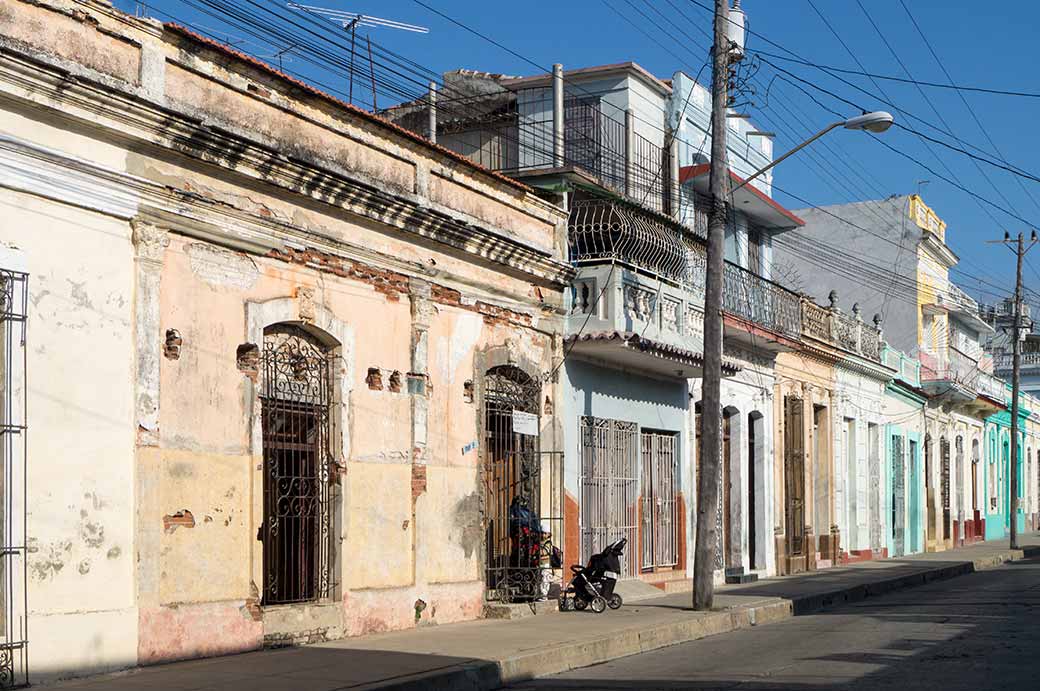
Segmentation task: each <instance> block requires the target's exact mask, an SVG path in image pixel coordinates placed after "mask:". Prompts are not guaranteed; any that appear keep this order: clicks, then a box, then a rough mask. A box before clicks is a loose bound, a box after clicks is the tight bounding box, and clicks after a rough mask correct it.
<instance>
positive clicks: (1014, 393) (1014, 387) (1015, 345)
mask: <svg viewBox="0 0 1040 691" xmlns="http://www.w3.org/2000/svg"><path fill="white" fill-rule="evenodd" d="M1015 254H1017V255H1018V261H1017V262H1016V267H1015V325H1014V328H1013V329H1012V330H1011V335H1012V338H1013V339H1014V340H1013V341H1012V343H1011V352H1012V359H1011V368H1012V369H1011V549H1018V375H1019V365H1021V360H1022V353H1021V350H1022V349H1021V347H1020V346H1019V338H1020V336H1019V329H1021V328H1022V258H1023V257H1024V256H1025V249H1024V247H1023V244H1022V233H1019V234H1018V247H1017V248H1016V251H1015Z"/></svg>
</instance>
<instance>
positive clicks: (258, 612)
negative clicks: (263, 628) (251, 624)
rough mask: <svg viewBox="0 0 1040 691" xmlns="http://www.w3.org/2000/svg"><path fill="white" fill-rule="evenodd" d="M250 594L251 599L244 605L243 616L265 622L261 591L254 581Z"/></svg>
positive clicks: (250, 584)
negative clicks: (261, 604)
mask: <svg viewBox="0 0 1040 691" xmlns="http://www.w3.org/2000/svg"><path fill="white" fill-rule="evenodd" d="M249 593H250V594H249V599H247V600H246V602H245V604H244V605H242V614H243V615H245V616H247V617H249V618H250V619H252V620H253V621H263V619H264V610H263V609H261V607H260V590H259V589H258V588H257V587H256V583H253V582H252V581H250V582H249Z"/></svg>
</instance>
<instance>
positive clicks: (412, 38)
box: [115, 0, 1040, 302]
mask: <svg viewBox="0 0 1040 691" xmlns="http://www.w3.org/2000/svg"><path fill="white" fill-rule="evenodd" d="M115 4H116V5H117V6H119V7H120V8H122V9H124V10H126V11H129V12H134V11H135V9H136V8H137V7H138V6H139V5H143V7H142V9H141V11H142V13H143V14H147V15H150V16H157V17H158V18H160V19H162V20H165V21H171V20H174V19H176V20H178V21H180V22H181V23H184V24H189V25H192V27H193V28H195V29H196V30H200V31H201V32H203V33H207V34H209V35H211V37H214V38H217V39H218V40H223V41H225V42H228V43H232V44H233V45H235V47H237V48H238V49H240V50H242V51H243V52H247V53H250V54H253V55H256V56H258V57H261V58H262V59H265V60H266V61H267V62H269V63H270V64H273V65H275V66H276V67H277V66H279V64H280V65H281V67H282V69H284V70H285V71H286V72H290V73H292V74H294V76H298V77H300V78H303V79H305V80H307V81H310V82H312V83H315V85H316V86H318V87H319V88H324V89H325V90H328V91H332V92H334V93H335V94H336V95H338V96H342V95H344V94H346V92H347V81H348V79H349V76H348V75H349V72H350V69H349V64H348V63H347V62H345V60H349V55H338V56H329V57H330V58H332V57H335V58H337V59H338V60H343V61H344V62H342V63H341V64H342V66H343V69H342V70H340V71H339V72H338V73H334V72H330V70H328V69H322V68H321V67H320V66H318V65H316V64H315V63H314V62H313V61H308V60H307V59H305V58H304V56H302V55H301V54H299V53H298V52H296V51H294V50H293V49H292V47H291V46H287V45H280V44H278V43H276V42H271V41H265V40H263V39H262V37H257V36H255V35H248V34H246V33H245V32H243V31H242V30H241V28H240V27H237V28H236V27H235V26H234V24H233V23H232V22H229V21H226V17H224V16H222V14H221V12H219V11H215V10H214V6H213V4H209V3H206V2H204V1H202V0H148V2H147V3H138V2H134V1H133V0H115ZM216 4H219V3H216ZM310 4H314V5H321V6H324V7H329V8H333V9H338V10H345V11H350V12H358V13H362V14H367V13H371V14H373V15H376V16H379V17H383V18H387V19H392V20H396V21H399V22H406V23H409V24H417V25H421V26H425V27H429V28H430V33H429V34H414V33H410V32H397V31H391V30H383V29H378V28H373V29H369V30H365V31H363V32H362V31H359V33H358V38H359V41H358V44H359V46H363V45H364V42H363V41H362V40H361V37H362V36H371V39H372V42H373V43H374V44H376V45H378V46H379V47H380V48H378V49H376V52H377V56H376V61H377V63H378V67H377V81H378V82H379V84H378V87H377V91H378V92H379V93H378V105H379V106H380V107H381V108H382V107H386V106H388V105H391V104H393V103H398V102H401V101H403V100H408V99H409V98H410V97H414V96H415V95H417V94H420V93H421V81H420V80H412V81H414V83H412V81H409V80H408V79H406V78H405V77H404V76H402V74H403V72H404V71H405V68H403V67H401V66H400V65H399V64H397V63H394V62H393V61H394V60H396V58H391V57H390V56H389V55H387V54H383V53H381V52H380V51H381V50H382V49H383V48H385V49H386V50H388V51H392V53H393V54H394V55H397V56H399V58H400V59H401V60H406V61H410V64H412V65H417V66H419V67H421V68H423V69H425V70H428V71H429V72H430V74H431V75H434V74H439V73H441V72H444V71H448V70H453V69H458V68H470V69H476V70H484V71H488V72H499V73H505V74H513V75H527V74H532V73H535V72H537V71H538V70H537V69H536V68H535V67H534V65H542V66H547V65H551V64H552V63H554V62H561V63H563V64H564V67H565V68H577V67H585V66H590V65H597V64H608V63H616V62H624V61H629V60H632V61H635V62H638V63H640V64H641V65H642V66H643V67H645V68H647V69H648V70H650V71H651V72H652V73H654V74H656V75H658V76H660V77H662V78H668V77H670V76H671V75H672V73H673V72H675V71H676V70H680V69H681V70H683V71H685V72H686V73H687V74H689V75H691V76H692V75H696V74H697V73H698V71H699V70H700V68H701V66H702V65H703V64H704V62H705V60H706V59H707V57H708V51H709V44H710V32H711V13H710V11H709V10H708V9H707V8H709V7H710V6H711V4H712V3H711V1H710V0H570V2H566V3H560V2H556V1H554V2H548V1H546V0H532V1H531V2H528V3H525V4H523V5H515V4H512V3H486V2H475V1H473V0H436V2H434V1H433V0H430V1H429V2H415V1H413V0H349V1H347V0H324V2H319V1H317V0H315V1H314V2H311V3H310ZM235 5H237V6H241V7H243V8H245V7H246V6H247V5H248V6H249V7H250V8H252V9H254V10H255V9H256V7H255V6H266V7H269V8H271V9H272V10H274V11H277V12H279V13H285V12H286V5H285V3H283V2H274V1H271V0H255V2H253V3H252V4H250V3H235ZM424 5H426V6H425V7H424ZM742 5H743V9H744V11H745V12H746V13H747V15H748V18H749V22H750V24H749V28H750V30H751V32H752V34H751V35H749V37H748V43H747V47H748V49H749V51H750V52H751V53H752V55H753V54H754V51H756V50H761V51H763V52H764V53H765V54H766V55H765V56H764V60H763V61H761V62H759V63H758V64H757V68H758V70H757V73H756V74H755V75H754V78H753V79H752V80H751V81H750V82H749V85H750V89H751V90H752V91H749V92H747V93H746V95H745V96H746V99H745V100H747V101H749V102H750V103H749V105H748V106H746V107H745V108H744V109H745V110H746V111H748V112H749V113H750V114H751V115H752V120H753V121H754V122H755V123H756V124H757V125H759V126H760V128H762V129H767V130H770V131H774V132H776V133H777V138H776V143H775V151H776V152H777V153H778V154H779V153H782V152H783V151H785V150H787V149H789V148H791V147H793V146H794V145H796V144H798V143H799V142H801V141H802V140H804V139H805V138H807V136H808V134H809V133H811V132H814V131H816V130H818V129H819V128H820V127H822V126H823V125H826V124H827V123H829V122H831V121H833V120H834V119H835V118H834V112H839V113H843V114H846V115H855V114H857V113H855V112H854V109H853V108H852V107H851V106H850V105H849V103H856V104H861V105H862V106H863V107H864V108H867V109H886V110H890V111H892V112H893V113H894V114H896V116H897V123H898V124H899V125H902V127H894V128H892V129H891V130H889V132H887V133H885V134H884V135H882V137H879V138H878V139H876V140H875V139H874V138H871V137H867V136H862V135H857V134H856V133H847V132H842V131H838V132H835V133H833V134H831V135H829V136H828V137H827V138H825V139H823V140H821V141H820V142H818V143H817V144H814V145H813V146H812V147H811V148H810V149H808V150H806V151H803V152H800V153H799V154H797V155H796V156H794V157H792V158H791V159H789V160H787V161H785V162H783V163H782V164H780V166H779V167H778V168H777V169H776V171H775V180H776V183H777V188H776V191H775V194H776V197H777V200H778V201H779V202H780V203H782V204H784V205H786V206H788V207H790V208H793V209H797V208H802V207H805V206H806V205H807V204H806V202H810V203H811V204H812V205H817V206H822V205H827V204H838V203H845V202H851V201H862V200H867V199H879V198H883V197H885V196H888V195H891V194H910V193H914V192H918V191H920V193H921V194H922V196H923V197H924V199H925V201H926V203H928V204H929V205H930V206H931V207H932V208H933V209H935V211H936V212H937V213H938V214H939V216H940V217H941V218H942V219H943V220H944V221H946V222H947V223H948V230H947V242H948V243H949V244H950V245H951V247H952V248H953V249H954V251H955V252H956V253H957V254H958V255H959V256H960V257H961V261H962V263H961V268H962V269H963V272H964V273H963V274H958V273H955V274H954V277H955V278H956V279H957V281H958V282H959V283H960V285H961V286H962V287H963V288H965V289H966V290H968V291H969V292H971V293H972V294H974V295H975V296H976V297H978V298H980V299H981V300H983V301H988V302H992V301H994V300H995V298H996V294H997V293H999V292H1001V291H1002V290H1003V291H1006V292H1007V293H1008V294H1010V291H1011V288H1012V286H1013V279H1014V275H1013V274H1014V266H1013V263H1012V262H1011V260H1010V255H1009V254H1008V253H1007V252H1006V251H1004V250H1003V248H1002V247H1000V246H995V245H988V244H986V242H985V241H986V240H991V239H996V238H1000V237H1002V236H1003V233H1004V230H1009V231H1011V232H1012V233H1016V232H1018V231H1020V230H1022V231H1026V232H1028V230H1029V226H1030V225H1035V226H1037V227H1040V204H1038V203H1037V200H1038V199H1040V183H1038V182H1036V181H1035V180H1034V179H1030V178H1031V177H1033V176H1040V164H1038V163H1036V162H1037V161H1040V155H1038V154H1040V134H1038V132H1037V130H1035V128H1033V127H1032V122H1033V121H1035V120H1037V119H1038V117H1040V98H1035V97H1034V96H1037V95H1040V89H1038V88H1036V85H1035V77H1034V67H1033V66H1034V62H1035V58H1034V55H1033V54H1032V46H1033V45H1034V36H1033V29H1032V27H1035V26H1037V25H1040V5H1038V4H1036V3H1028V2H1006V3H979V2H975V1H973V0H915V2H913V3H904V2H902V1H901V0H876V1H875V2H871V3H856V2H824V1H823V0H812V1H810V0H786V1H785V2H775V1H770V0H744V2H743V3H742ZM864 8H865V9H866V10H867V12H869V14H866V13H865V12H864ZM431 9H433V10H435V11H431ZM908 11H909V12H910V13H912V18H911V16H908ZM448 18H451V19H454V20H456V21H455V22H453V21H450V20H449V19H448ZM460 25H464V26H465V27H467V28H469V29H472V31H468V30H467V29H466V28H463V26H460ZM473 32H479V33H480V34H483V35H484V36H485V37H487V38H489V39H492V40H493V42H494V43H497V44H499V45H494V44H493V43H492V41H488V40H485V39H483V38H481V37H480V36H478V35H475V33H473ZM969 37H970V40H966V39H968V38H969ZM926 41H927V42H926ZM982 46H991V47H992V48H990V49H986V50H983V49H982V48H981V47H982ZM357 58H358V60H359V62H358V63H357V65H360V64H361V63H360V60H362V59H363V60H364V66H365V67H364V70H365V71H367V65H368V63H367V52H366V51H365V50H361V51H359V54H358V56H357ZM785 58H786V59H785ZM937 60H939V61H941V65H940V64H939V63H937ZM766 61H768V62H766ZM337 64H340V63H337ZM817 65H819V66H822V67H824V68H827V69H820V68H819V67H817ZM356 69H358V68H357V67H356ZM785 71H786V73H785ZM361 73H362V71H361V70H360V69H358V71H357V72H355V75H356V76H355V84H354V90H355V100H356V102H358V103H359V105H362V106H363V107H365V106H366V104H370V103H371V85H370V82H369V80H368V79H367V78H366V77H362V76H361ZM790 75H796V77H797V78H793V77H791V76H790ZM798 78H800V79H801V80H805V81H807V82H810V83H811V84H812V85H813V86H806V84H805V83H804V82H799V80H798ZM816 87H818V88H816ZM951 87H964V88H951ZM991 92H992V93H991ZM872 97H873V98H872ZM449 98H450V96H449ZM884 101H890V102H891V103H893V104H895V105H896V106H897V107H896V108H893V107H889V106H887V105H885V103H884ZM904 114H906V115H910V116H912V117H907V116H906V115H904ZM915 117H916V118H919V119H914V118H915ZM922 121H924V122H922ZM926 123H927V124H926ZM968 153H970V154H971V156H969V155H967V154H968ZM980 197H981V198H983V199H985V200H987V201H989V202H990V203H988V204H987V203H985V202H980V200H979V198H980ZM803 200H804V201H803ZM834 245H835V246H836V247H839V248H840V245H841V243H840V238H836V239H835V240H834ZM864 259H866V260H870V259H871V258H869V257H866V258H864ZM1037 261H1040V255H1038V257H1030V258H1029V259H1027V269H1026V273H1025V276H1026V286H1027V288H1028V289H1040V271H1038V270H1037V269H1038V266H1035V265H1033V264H1032V262H1037ZM969 276H970V277H969Z"/></svg>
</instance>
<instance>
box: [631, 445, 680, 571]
mask: <svg viewBox="0 0 1040 691" xmlns="http://www.w3.org/2000/svg"><path fill="white" fill-rule="evenodd" d="M677 440H678V437H677V435H676V434H675V433H673V432H646V431H644V432H642V433H641V434H640V442H641V446H642V450H643V466H642V473H641V475H642V497H643V510H642V516H641V530H642V533H643V535H642V542H643V545H642V547H643V568H644V569H653V568H656V567H671V566H675V565H676V563H677V562H678V560H679V549H678V544H679V536H678V528H679V517H678V516H677V515H676V509H677V502H676V496H677V494H678V493H679V473H678V470H679V469H678V454H677V453H676V447H677Z"/></svg>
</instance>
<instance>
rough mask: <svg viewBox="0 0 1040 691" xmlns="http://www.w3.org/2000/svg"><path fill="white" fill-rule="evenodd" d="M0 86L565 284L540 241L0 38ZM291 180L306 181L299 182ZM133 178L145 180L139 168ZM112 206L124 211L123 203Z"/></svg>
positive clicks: (127, 138)
mask: <svg viewBox="0 0 1040 691" xmlns="http://www.w3.org/2000/svg"><path fill="white" fill-rule="evenodd" d="M80 71H81V72H85V70H80ZM0 89H2V91H0V98H4V99H7V100H10V101H15V102H16V103H21V104H30V105H31V106H32V107H33V108H43V109H46V110H48V111H49V112H50V113H51V114H52V115H54V116H55V117H59V118H63V119H66V120H72V121H76V122H79V123H81V124H83V123H85V124H87V125H89V126H92V127H96V128H99V129H102V130H104V133H105V135H106V138H108V139H110V140H116V141H121V142H123V143H125V144H126V145H128V146H132V147H137V148H140V147H141V146H142V144H144V145H148V146H152V147H156V148H159V149H161V150H165V151H167V152H172V153H175V154H179V155H183V156H187V157H189V158H192V159H195V160H197V161H202V162H205V163H208V164H211V165H215V166H219V167H221V168H222V169H224V170H226V171H229V172H232V173H234V174H236V175H241V176H243V177H246V178H250V179H255V180H261V181H263V182H265V183H268V184H271V185H274V186H276V187H280V188H282V189H285V190H289V191H291V192H293V193H295V194H300V195H303V196H306V197H308V198H309V199H312V200H316V201H319V202H323V203H325V204H328V205H330V206H332V207H334V208H337V209H339V210H342V211H345V212H348V213H351V214H353V215H356V216H358V217H361V218H364V219H366V220H368V221H374V222H377V223H380V224H383V225H386V226H390V227H393V228H395V229H397V230H399V231H401V232H402V233H403V234H406V235H413V236H417V237H421V238H423V239H426V240H432V241H435V242H437V243H440V244H442V245H445V246H447V247H451V248H453V249H455V250H456V251H460V252H463V253H465V254H467V255H470V256H471V257H474V258H479V259H481V260H483V261H486V262H490V263H494V264H499V265H502V266H506V267H508V268H509V269H511V270H512V271H513V272H514V273H519V274H525V275H529V276H534V277H537V278H539V279H541V280H543V281H546V282H548V283H550V284H555V285H557V286H559V287H564V286H566V285H568V284H569V282H570V280H571V278H572V277H573V275H574V269H573V268H572V267H571V266H570V265H569V264H567V263H566V262H562V261H559V260H557V259H555V258H553V257H552V256H551V254H550V253H549V252H548V251H542V250H538V249H535V248H533V247H531V246H529V245H527V244H525V243H523V242H521V241H518V240H514V239H512V238H509V237H507V236H505V235H504V234H502V233H501V232H499V231H496V230H495V229H492V228H489V227H487V226H484V225H482V224H480V223H478V222H476V221H475V220H473V219H467V218H463V217H462V216H461V215H460V214H452V213H449V212H447V211H445V210H443V209H439V208H436V207H434V206H432V205H430V204H429V203H428V202H427V201H426V200H424V199H422V198H420V197H417V196H416V195H406V194H401V193H394V192H390V191H387V190H383V189H379V188H378V187H376V186H374V185H373V184H370V183H368V182H365V181H362V180H358V179H356V178H353V177H351V176H349V175H348V174H347V173H346V171H334V170H331V169H330V168H329V167H327V166H325V167H322V166H320V165H318V164H314V163H310V162H303V161H298V160H294V159H292V158H290V157H287V156H285V155H283V154H282V153H280V152H278V151H276V150H274V149H273V148H271V147H270V146H267V145H265V144H263V143H261V142H259V141H256V140H253V139H250V138H247V137H245V136H244V135H243V134H242V133H235V132H231V131H229V130H228V129H226V128H224V127H222V126H220V125H217V124H208V123H206V122H204V121H203V120H201V119H199V118H197V117H190V116H187V115H185V114H182V113H179V112H177V111H175V110H172V109H169V108H165V107H162V106H159V105H157V104H155V103H153V102H150V101H149V100H148V99H146V98H144V97H142V96H141V95H139V94H137V93H135V92H134V91H133V90H132V89H131V88H130V87H128V86H127V85H125V84H122V83H121V82H117V81H116V80H113V79H101V78H99V77H97V76H96V75H85V74H73V73H72V72H71V71H70V68H69V67H63V66H61V65H59V64H56V63H54V62H52V61H48V60H44V59H42V58H40V57H36V56H27V55H25V54H24V53H23V52H21V51H14V50H12V49H11V48H10V46H9V45H6V46H0ZM19 91H21V93H18V92H19ZM229 156H231V157H233V158H234V165H233V166H231V165H229V162H228V158H229ZM87 165H89V164H87ZM110 174H114V175H120V176H124V179H125V178H126V177H132V176H127V175H126V174H125V173H114V172H111V171H110ZM299 181H306V185H305V186H304V185H301V184H300V182H299ZM137 182H138V183H139V184H140V183H142V182H143V183H148V181H144V180H142V179H140V178H138V179H137ZM148 184H154V183H148ZM156 186H157V185H156ZM73 203H77V202H76V201H73ZM112 212H113V213H115V214H116V215H120V216H126V210H125V209H124V210H119V209H113V210H112ZM326 240H328V238H326ZM261 244H270V242H269V241H268V242H267V243H261ZM240 249H241V247H240Z"/></svg>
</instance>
